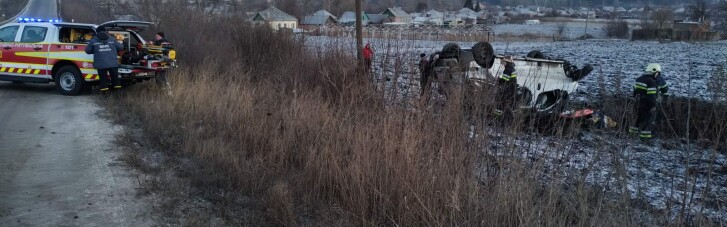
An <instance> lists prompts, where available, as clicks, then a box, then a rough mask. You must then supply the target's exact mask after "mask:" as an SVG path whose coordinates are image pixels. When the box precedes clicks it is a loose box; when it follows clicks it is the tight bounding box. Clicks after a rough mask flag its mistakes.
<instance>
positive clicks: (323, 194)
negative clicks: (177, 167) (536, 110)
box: [104, 9, 669, 226]
mask: <svg viewBox="0 0 727 227" xmlns="http://www.w3.org/2000/svg"><path fill="white" fill-rule="evenodd" d="M167 10H168V11H169V12H174V13H170V14H163V15H164V16H162V17H161V18H162V21H161V22H160V24H161V25H162V26H161V27H160V28H161V29H163V30H165V32H167V34H168V35H169V36H170V37H172V40H173V41H174V42H175V43H176V44H177V45H178V49H179V52H180V53H181V54H180V57H181V58H182V59H180V61H181V62H182V65H183V67H182V68H180V69H178V70H175V71H174V72H172V73H171V75H170V76H169V77H170V80H171V84H172V88H171V89H172V95H166V93H165V92H164V91H160V90H159V89H158V88H156V87H154V86H153V85H151V84H149V83H147V84H144V85H139V86H135V87H132V88H130V89H128V92H124V93H119V94H117V95H112V96H111V97H109V98H107V99H105V100H104V101H106V103H107V104H108V107H109V109H110V110H111V111H112V112H113V113H115V114H116V115H117V116H119V117H120V118H121V119H135V120H138V121H139V122H141V125H142V127H143V129H144V130H145V132H146V135H148V136H149V137H150V139H151V140H152V141H155V142H156V143H157V144H158V145H160V146H161V147H163V148H164V149H166V150H169V151H171V152H172V153H174V154H178V155H181V156H183V157H189V158H191V159H192V160H193V161H194V162H195V163H197V165H193V169H188V170H185V172H188V173H190V174H189V176H188V177H189V178H191V182H192V184H194V185H195V186H197V187H198V188H203V189H205V190H209V191H214V192H217V193H218V194H220V195H218V196H219V197H222V199H220V200H219V201H220V202H218V203H217V204H218V205H220V206H233V205H234V203H228V202H225V201H231V200H235V198H237V197H240V196H246V197H251V198H255V199H256V200H259V201H258V202H255V203H253V204H257V205H259V206H260V207H257V209H259V210H261V211H262V212H265V214H266V215H265V218H266V221H265V222H264V223H255V224H256V225H283V226H296V225H366V226H368V225H372V226H373V225H391V226H443V225H446V226H453V225H458V226H574V225H575V226H622V225H625V226H630V225H639V224H644V223H650V222H649V221H650V220H641V217H642V216H640V215H639V214H638V213H637V212H635V211H634V210H635V209H632V208H631V207H632V205H633V204H632V201H630V200H629V199H628V198H614V197H612V195H611V196H609V195H607V194H605V193H603V190H601V189H599V188H594V187H590V186H588V184H587V183H585V179H580V180H572V179H567V177H565V176H561V175H559V173H561V172H560V171H558V170H551V169H548V168H550V167H549V166H548V165H546V164H545V162H546V160H542V159H539V160H522V159H520V158H519V157H516V155H515V154H514V151H515V150H516V146H519V145H517V144H515V141H514V140H515V138H516V137H517V135H516V134H515V133H517V132H520V131H521V130H523V129H526V128H528V127H532V125H529V123H527V121H526V120H525V118H524V117H522V116H514V117H513V119H512V120H511V121H508V122H506V123H500V124H503V125H502V127H501V128H504V129H503V130H502V132H503V133H502V137H503V138H502V139H501V141H497V142H494V141H492V140H491V137H489V136H487V135H482V134H479V133H475V134H472V132H483V131H487V130H488V129H490V128H493V127H494V126H492V125H494V124H495V123H497V122H500V119H493V118H489V117H487V116H488V113H490V112H491V110H492V109H493V105H494V103H493V102H492V100H490V99H488V98H487V96H485V95H481V96H465V97H466V98H461V96H457V95H455V96H451V97H449V101H448V102H446V103H445V104H443V105H437V104H435V105H434V107H432V106H429V105H428V104H425V103H419V102H417V101H414V103H413V104H412V106H413V107H402V106H400V105H388V104H387V103H391V100H387V98H388V99H391V97H387V98H385V97H384V96H383V95H381V92H382V91H381V90H377V89H372V88H374V87H375V86H373V85H372V84H370V82H369V80H368V79H367V78H366V77H367V76H365V75H363V74H361V73H359V71H358V70H356V69H355V68H354V67H352V66H353V65H355V63H354V60H353V57H352V56H351V53H347V52H346V51H345V50H343V49H336V48H333V49H330V50H327V51H311V50H310V49H306V48H304V47H303V46H302V45H301V43H302V41H301V40H299V39H297V38H296V37H295V36H293V35H291V34H281V33H275V32H272V31H270V30H269V29H267V28H264V27H256V26H251V25H247V24H244V23H239V24H237V23H224V22H225V21H228V20H230V19H229V18H215V17H208V16H206V15H204V14H202V13H199V12H196V11H190V10H186V9H167ZM160 15H162V13H160ZM203 18H206V19H203ZM198 19H199V20H198ZM192 21H195V23H197V24H198V26H197V27H198V28H199V29H198V30H195V31H191V30H189V29H185V28H186V27H185V26H183V25H184V24H189V23H191V22H192ZM222 40H226V41H222ZM379 89H381V88H379ZM394 99H396V98H394ZM395 101H396V100H395ZM398 101H402V100H398ZM472 103H477V104H478V105H471V104H472ZM567 133H568V132H566V131H561V132H558V133H556V134H559V135H562V136H567ZM497 144H504V147H498V146H494V145H497ZM508 153H510V154H511V156H509V157H508V156H507V155H504V156H503V155H502V154H508ZM496 154H500V155H496ZM588 171H593V170H588ZM585 174H587V172H586V173H585ZM621 174H622V175H623V174H624V173H621ZM543 179H548V180H543ZM219 191H223V192H226V193H219ZM230 192H231V193H230ZM226 215H227V218H228V219H229V220H230V222H231V223H233V224H244V222H237V221H236V218H239V217H236V216H234V214H226ZM668 222H669V220H666V221H664V223H668ZM652 224H653V223H652Z"/></svg>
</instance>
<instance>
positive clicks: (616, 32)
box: [606, 20, 629, 39]
mask: <svg viewBox="0 0 727 227" xmlns="http://www.w3.org/2000/svg"><path fill="white" fill-rule="evenodd" d="M606 35H607V36H608V37H612V38H622V39H625V38H628V37H629V24H628V23H626V21H621V20H619V21H611V22H608V24H607V25H606Z"/></svg>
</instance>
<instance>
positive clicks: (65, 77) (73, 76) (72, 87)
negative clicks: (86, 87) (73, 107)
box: [53, 65, 84, 95]
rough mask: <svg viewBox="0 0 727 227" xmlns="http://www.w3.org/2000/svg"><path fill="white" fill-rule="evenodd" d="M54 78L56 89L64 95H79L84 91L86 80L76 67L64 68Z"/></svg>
mask: <svg viewBox="0 0 727 227" xmlns="http://www.w3.org/2000/svg"><path fill="white" fill-rule="evenodd" d="M53 78H55V84H56V89H57V90H58V92H60V93H61V94H63V95H78V94H79V93H81V91H82V90H83V84H84V80H83V77H81V72H79V71H78V69H76V67H73V66H70V65H67V66H63V67H61V68H60V69H59V70H58V72H56V75H55V76H54V77H53Z"/></svg>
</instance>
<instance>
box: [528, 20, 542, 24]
mask: <svg viewBox="0 0 727 227" xmlns="http://www.w3.org/2000/svg"><path fill="white" fill-rule="evenodd" d="M538 24H540V20H525V25H538Z"/></svg>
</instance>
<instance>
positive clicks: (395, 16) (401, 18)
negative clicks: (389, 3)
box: [381, 8, 412, 24]
mask: <svg viewBox="0 0 727 227" xmlns="http://www.w3.org/2000/svg"><path fill="white" fill-rule="evenodd" d="M381 14H382V15H386V16H387V17H388V22H391V23H405V24H408V23H411V20H412V17H411V16H410V15H409V14H408V13H406V12H404V10H402V9H401V8H388V9H386V10H384V12H383V13H381Z"/></svg>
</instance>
